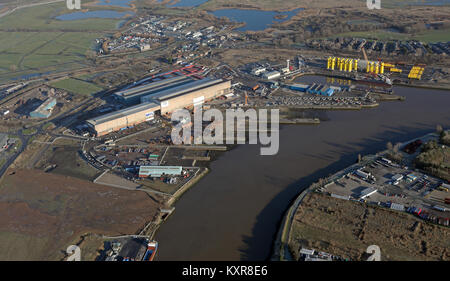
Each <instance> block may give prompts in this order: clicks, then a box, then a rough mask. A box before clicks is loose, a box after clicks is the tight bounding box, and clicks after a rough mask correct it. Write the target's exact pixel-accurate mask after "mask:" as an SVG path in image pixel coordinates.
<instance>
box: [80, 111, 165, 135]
mask: <svg viewBox="0 0 450 281" xmlns="http://www.w3.org/2000/svg"><path fill="white" fill-rule="evenodd" d="M159 108H160V107H159V104H156V103H142V104H139V105H136V106H132V107H128V108H125V109H122V110H119V111H116V112H111V113H108V114H106V115H102V116H99V117H96V118H93V119H89V120H87V121H86V122H87V124H88V126H89V127H90V129H91V130H92V131H93V132H94V133H95V134H96V135H97V136H103V135H106V134H108V133H111V132H113V131H119V130H121V129H126V128H128V127H132V126H134V125H136V124H139V123H142V122H145V121H149V120H152V119H153V118H154V116H155V112H156V111H158V110H159Z"/></svg>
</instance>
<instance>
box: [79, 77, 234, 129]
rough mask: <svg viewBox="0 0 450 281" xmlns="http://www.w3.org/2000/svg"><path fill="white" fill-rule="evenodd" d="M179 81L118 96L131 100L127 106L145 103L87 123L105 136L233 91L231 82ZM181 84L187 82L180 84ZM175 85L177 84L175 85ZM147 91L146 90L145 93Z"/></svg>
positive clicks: (215, 80)
mask: <svg viewBox="0 0 450 281" xmlns="http://www.w3.org/2000/svg"><path fill="white" fill-rule="evenodd" d="M176 78H179V79H175V81H174V80H172V78H169V79H164V80H162V81H157V82H153V83H150V84H149V85H145V86H139V87H135V88H130V89H128V90H127V91H125V92H124V91H121V92H118V93H116V94H115V95H116V97H119V98H123V99H124V100H128V102H125V103H126V104H130V103H135V100H136V99H139V101H140V102H141V103H140V104H138V105H134V106H131V107H127V108H125V109H122V110H119V111H116V112H112V113H108V114H106V115H102V116H99V117H96V118H93V119H89V120H87V121H86V122H87V125H88V126H89V128H90V129H91V131H92V132H93V133H95V134H96V135H97V136H103V135H106V134H108V133H111V132H114V131H120V130H122V129H126V128H129V127H132V126H135V125H137V124H139V123H142V122H145V121H149V120H151V119H153V118H154V115H155V114H157V113H159V114H163V115H164V114H170V113H172V112H174V111H175V110H177V109H180V108H190V107H193V106H195V105H201V104H203V103H204V102H205V101H208V100H211V99H214V98H216V97H219V96H223V95H226V94H228V93H229V92H230V88H231V81H227V80H224V79H211V78H205V79H201V80H194V79H192V78H189V77H181V76H180V77H176ZM183 78H187V79H183ZM168 80H172V82H170V81H169V83H167V82H168ZM179 81H183V82H182V83H181V84H178V83H177V82H179ZM160 82H166V83H160ZM173 82H176V84H175V85H174V84H173ZM153 84H156V85H153ZM136 88H140V90H138V91H136ZM143 88H145V90H142V89H143ZM131 101H132V102H131Z"/></svg>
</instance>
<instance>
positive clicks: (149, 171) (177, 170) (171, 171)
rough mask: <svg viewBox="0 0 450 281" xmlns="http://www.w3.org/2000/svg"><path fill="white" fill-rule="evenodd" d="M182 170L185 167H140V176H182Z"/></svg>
mask: <svg viewBox="0 0 450 281" xmlns="http://www.w3.org/2000/svg"><path fill="white" fill-rule="evenodd" d="M182 169H183V167H181V166H140V167H139V175H150V176H160V175H162V174H165V175H181V171H182Z"/></svg>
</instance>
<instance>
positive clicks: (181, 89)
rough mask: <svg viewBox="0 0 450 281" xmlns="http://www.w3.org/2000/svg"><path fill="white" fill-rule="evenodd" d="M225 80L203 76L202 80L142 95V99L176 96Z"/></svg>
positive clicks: (162, 98)
mask: <svg viewBox="0 0 450 281" xmlns="http://www.w3.org/2000/svg"><path fill="white" fill-rule="evenodd" d="M222 82H225V80H223V79H211V78H205V79H202V80H197V81H192V82H190V83H187V84H185V85H181V86H177V87H174V88H171V89H167V90H164V91H161V92H158V93H154V94H151V95H148V96H144V97H143V99H144V100H149V99H153V100H159V101H163V100H166V99H169V98H173V97H176V96H180V95H183V94H186V93H188V92H193V91H196V90H201V89H203V88H207V87H211V86H214V85H217V84H219V83H222Z"/></svg>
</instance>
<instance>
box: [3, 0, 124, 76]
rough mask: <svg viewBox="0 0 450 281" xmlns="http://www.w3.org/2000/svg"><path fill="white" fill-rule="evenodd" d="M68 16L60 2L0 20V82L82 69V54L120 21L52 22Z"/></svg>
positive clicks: (83, 58) (22, 11)
mask: <svg viewBox="0 0 450 281" xmlns="http://www.w3.org/2000/svg"><path fill="white" fill-rule="evenodd" d="M90 10H92V8H90ZM68 12H70V10H68V9H67V8H66V6H65V3H64V2H63V3H54V4H48V5H42V6H37V7H30V8H24V9H20V10H18V11H15V12H14V13H12V14H10V15H8V16H5V17H3V18H0V81H6V80H8V79H11V78H14V77H20V76H22V75H26V74H30V73H45V72H52V71H61V70H70V69H75V68H80V67H83V66H86V64H88V61H87V59H86V52H87V51H88V50H92V49H93V47H94V44H95V39H96V38H99V37H102V36H104V35H106V34H107V33H111V32H113V31H114V30H115V29H116V28H117V24H118V23H119V22H120V21H121V20H122V19H100V18H98V19H97V18H92V19H83V20H71V21H61V20H56V19H55V17H56V16H58V15H61V14H64V13H68Z"/></svg>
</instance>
